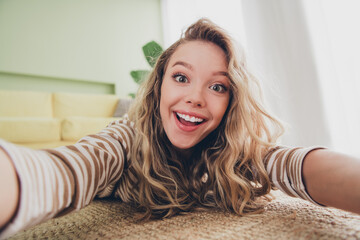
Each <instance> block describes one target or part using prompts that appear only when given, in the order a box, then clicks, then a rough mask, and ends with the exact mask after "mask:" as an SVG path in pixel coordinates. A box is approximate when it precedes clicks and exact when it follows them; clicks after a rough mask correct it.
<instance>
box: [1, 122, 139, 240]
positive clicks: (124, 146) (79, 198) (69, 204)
mask: <svg viewBox="0 0 360 240" xmlns="http://www.w3.org/2000/svg"><path fill="white" fill-rule="evenodd" d="M133 135H134V129H133V123H132V122H130V121H128V120H127V119H123V120H117V121H114V122H112V123H111V124H109V126H108V127H106V128H105V129H104V130H102V131H101V132H100V133H98V134H94V135H89V136H87V137H84V138H82V139H81V140H80V141H79V142H78V143H76V144H74V145H71V146H64V147H59V148H55V149H48V150H32V149H28V148H24V147H20V146H16V145H13V144H11V143H8V142H5V141H0V147H2V148H3V149H4V150H5V152H6V153H7V154H8V155H9V156H10V158H11V160H12V161H13V164H14V166H15V169H16V172H17V175H18V179H19V184H20V198H19V205H18V210H17V213H16V215H15V216H14V218H13V219H12V221H11V222H10V223H9V224H8V225H7V226H6V228H5V229H4V230H3V231H2V232H1V234H0V238H1V239H2V238H6V237H8V236H10V235H12V234H14V233H16V232H18V231H19V230H22V229H25V228H28V227H30V226H33V225H36V224H38V223H40V222H43V221H45V220H48V219H50V218H52V217H56V216H60V215H63V214H65V213H68V212H71V211H73V210H78V209H81V208H82V207H84V206H86V205H87V204H89V203H90V202H91V200H92V199H93V198H94V197H95V196H98V197H105V196H109V195H111V194H113V192H114V191H113V190H114V186H115V183H116V182H117V181H118V180H119V179H120V176H121V174H122V171H123V168H124V162H125V161H126V159H128V158H130V151H129V149H130V146H131V144H132V140H133Z"/></svg>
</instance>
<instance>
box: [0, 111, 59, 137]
mask: <svg viewBox="0 0 360 240" xmlns="http://www.w3.org/2000/svg"><path fill="white" fill-rule="evenodd" d="M60 127H61V122H60V120H59V119H54V118H14V117H1V118H0V137H1V138H3V139H5V140H7V141H10V142H14V143H27V142H45V141H60Z"/></svg>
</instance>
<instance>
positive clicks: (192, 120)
mask: <svg viewBox="0 0 360 240" xmlns="http://www.w3.org/2000/svg"><path fill="white" fill-rule="evenodd" d="M175 116H176V118H177V119H178V121H179V122H180V123H181V124H183V125H185V126H197V125H200V124H202V123H203V122H205V120H204V119H202V118H198V117H194V116H190V115H187V114H181V113H177V112H175Z"/></svg>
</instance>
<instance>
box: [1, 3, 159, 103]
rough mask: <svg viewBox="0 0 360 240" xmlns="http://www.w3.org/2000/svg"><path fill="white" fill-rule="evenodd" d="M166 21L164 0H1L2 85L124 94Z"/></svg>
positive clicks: (10, 87) (131, 88)
mask: <svg viewBox="0 0 360 240" xmlns="http://www.w3.org/2000/svg"><path fill="white" fill-rule="evenodd" d="M161 26H162V24H161V11H160V0H136V1H134V0H76V1H74V0H60V1H59V0H32V1H28V0H0V88H2V89H30V90H41V91H54V89H55V90H60V91H79V92H91V93H94V92H99V93H114V92H115V93H116V94H117V95H119V96H125V95H127V94H128V93H129V92H134V91H135V90H136V89H137V85H136V84H135V83H133V82H132V80H131V77H130V75H129V72H130V71H131V70H134V69H139V68H149V67H148V65H147V63H146V61H145V59H144V57H143V55H142V50H141V47H142V46H143V45H144V44H145V43H146V42H148V41H151V40H155V41H158V42H159V43H162V42H163V41H162V29H161Z"/></svg>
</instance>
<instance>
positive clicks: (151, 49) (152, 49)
mask: <svg viewBox="0 0 360 240" xmlns="http://www.w3.org/2000/svg"><path fill="white" fill-rule="evenodd" d="M142 50H143V53H144V56H145V59H146V61H147V62H148V63H149V65H150V67H151V68H153V67H154V65H155V63H156V61H157V59H158V57H159V56H160V54H161V53H162V52H163V49H162V47H161V46H160V45H159V44H158V43H157V42H155V41H151V42H148V43H147V44H145V45H144V46H143V47H142ZM149 74H150V70H143V69H141V70H134V71H131V72H130V75H131V77H132V79H133V80H134V82H136V83H137V84H141V83H142V82H143V81H144V80H145V79H146V78H147V77H148V76H149ZM129 96H131V97H132V98H135V94H134V93H130V94H129Z"/></svg>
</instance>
